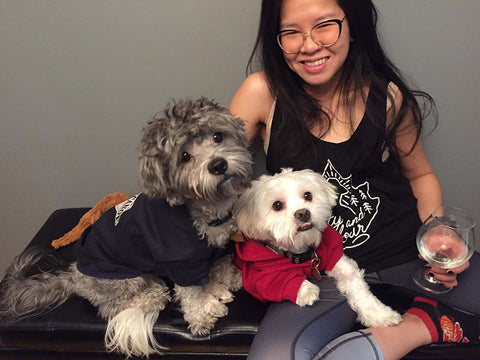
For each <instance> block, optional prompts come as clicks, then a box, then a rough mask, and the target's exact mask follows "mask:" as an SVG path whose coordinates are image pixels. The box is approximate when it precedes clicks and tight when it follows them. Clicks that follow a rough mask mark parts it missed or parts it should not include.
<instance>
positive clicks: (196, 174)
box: [0, 98, 252, 357]
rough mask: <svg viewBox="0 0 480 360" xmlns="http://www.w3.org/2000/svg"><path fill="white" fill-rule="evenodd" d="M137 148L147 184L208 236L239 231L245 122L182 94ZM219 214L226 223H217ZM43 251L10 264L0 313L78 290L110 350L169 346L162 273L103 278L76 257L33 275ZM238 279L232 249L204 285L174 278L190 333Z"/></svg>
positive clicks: (214, 241) (15, 313) (208, 325)
mask: <svg viewBox="0 0 480 360" xmlns="http://www.w3.org/2000/svg"><path fill="white" fill-rule="evenodd" d="M139 150H140V185H141V188H142V191H143V192H144V193H145V194H146V195H148V196H150V197H161V198H164V199H166V200H167V201H168V203H169V204H170V205H172V206H174V205H182V204H185V205H186V207H187V208H188V210H189V212H190V215H191V216H192V218H193V220H194V226H195V227H196V229H197V230H198V232H199V234H200V235H201V236H202V237H203V239H204V241H208V244H209V245H211V246H214V247H223V246H224V245H225V244H226V243H227V241H228V239H229V236H230V234H231V233H232V232H233V231H235V230H236V228H235V223H234V221H233V219H232V218H231V217H229V216H228V215H229V213H230V212H231V209H232V207H233V204H234V202H235V200H236V199H237V198H238V196H239V194H240V193H241V192H242V191H243V190H244V189H245V188H246V187H248V186H249V183H250V175H251V166H252V160H251V155H250V153H249V152H248V150H247V138H246V135H245V130H244V124H243V121H242V120H241V119H238V118H234V117H233V116H232V115H231V114H230V113H229V112H228V110H227V109H225V108H223V107H220V106H218V105H217V104H216V103H214V102H213V101H210V100H207V99H205V98H201V99H198V100H196V101H192V100H181V101H178V102H174V103H173V104H170V105H169V106H167V108H166V109H165V111H164V112H163V113H159V114H157V115H156V116H155V117H154V119H153V120H151V121H150V122H149V123H148V124H147V126H146V127H145V128H144V132H143V138H142V141H141V144H140V147H139ZM218 219H222V221H223V222H222V221H219V223H218V224H216V226H212V225H211V222H212V221H215V220H218ZM209 224H210V225H209ZM171 241H175V239H171ZM41 257H42V253H38V252H37V253H32V252H27V253H23V254H21V255H19V257H17V258H16V259H15V260H14V262H13V264H12V265H11V266H10V268H9V269H8V270H7V275H6V278H5V279H6V280H5V282H3V283H2V291H3V294H2V297H1V301H0V316H2V317H7V318H11V319H20V318H23V317H27V316H32V315H36V314H38V313H40V312H42V311H45V310H46V309H52V308H54V307H56V306H58V305H60V304H62V303H63V302H64V301H65V300H66V299H67V298H68V297H69V296H71V295H73V294H77V295H79V296H82V297H84V298H86V299H87V300H89V301H90V302H91V303H92V305H94V306H95V307H97V308H98V312H99V314H100V316H102V317H103V318H105V319H106V320H107V321H108V324H107V330H106V334H105V343H106V347H107V349H109V350H111V351H118V352H121V353H123V354H125V355H126V356H127V357H128V356H132V355H135V356H148V355H149V354H151V353H155V352H161V351H162V350H163V349H165V348H164V347H162V346H160V345H159V344H158V342H157V341H156V339H155V337H154V336H153V325H154V323H155V321H156V319H157V318H158V314H159V312H160V311H161V310H163V309H164V307H165V306H166V304H167V302H168V301H169V300H170V294H169V289H168V288H167V286H166V284H165V282H164V281H163V280H162V279H160V278H158V277H155V276H153V275H144V276H139V277H136V278H131V279H121V280H107V279H99V278H95V277H91V276H87V275H84V274H82V273H81V272H79V271H78V269H77V267H76V263H73V264H71V265H70V267H69V268H68V270H67V271H50V272H41V273H37V274H34V275H31V274H30V275H28V272H29V271H30V270H29V269H31V268H32V266H33V265H34V264H36V263H37V262H39V261H40V258H41ZM241 286H242V279H241V274H240V272H239V270H238V269H237V268H236V267H235V266H234V265H233V264H232V261H231V255H228V256H224V257H223V258H221V259H220V260H218V261H217V262H216V263H215V264H212V266H211V270H210V282H209V283H208V284H207V285H205V286H189V287H182V286H179V285H175V286H174V292H175V295H174V298H175V300H177V301H178V302H179V304H180V306H181V308H182V311H183V313H184V318H185V320H186V321H187V322H188V324H189V329H190V330H191V332H192V333H193V334H196V335H206V334H208V333H209V332H210V330H211V329H212V328H213V326H214V325H215V322H216V320H217V319H218V318H219V317H222V316H224V315H226V314H227V311H228V309H227V307H226V305H225V303H228V302H230V301H232V299H233V295H232V293H231V291H235V290H238V289H239V288H241Z"/></svg>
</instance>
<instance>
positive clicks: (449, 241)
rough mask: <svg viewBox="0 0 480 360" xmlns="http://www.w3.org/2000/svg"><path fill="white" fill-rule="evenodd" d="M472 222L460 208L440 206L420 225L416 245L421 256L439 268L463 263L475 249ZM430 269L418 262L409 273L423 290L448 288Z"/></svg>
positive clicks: (447, 289)
mask: <svg viewBox="0 0 480 360" xmlns="http://www.w3.org/2000/svg"><path fill="white" fill-rule="evenodd" d="M474 227H475V221H474V219H473V218H472V217H471V216H468V215H466V214H465V213H464V212H463V211H462V210H461V209H459V208H457V207H451V206H440V207H439V208H437V209H435V210H434V211H433V212H432V214H431V215H430V216H429V217H428V219H427V220H425V222H424V223H423V224H422V226H420V229H419V230H418V233H417V247H418V251H419V252H420V255H422V256H423V258H424V259H425V260H426V261H427V262H428V263H430V264H432V265H435V266H438V267H439V268H442V269H451V268H455V267H458V266H461V265H463V264H465V263H466V262H467V261H468V260H469V259H470V258H471V257H472V255H473V252H474V250H475V233H474ZM428 273H429V271H428V270H427V269H425V266H423V265H421V266H420V267H419V268H418V269H417V270H416V271H415V272H414V273H413V275H412V277H413V280H414V282H415V283H416V284H417V285H418V286H420V287H421V288H422V289H424V290H427V291H429V292H432V293H435V294H442V293H445V292H447V291H449V290H450V289H449V288H446V287H445V286H443V284H442V283H441V282H440V281H438V280H436V279H435V278H434V277H430V276H428Z"/></svg>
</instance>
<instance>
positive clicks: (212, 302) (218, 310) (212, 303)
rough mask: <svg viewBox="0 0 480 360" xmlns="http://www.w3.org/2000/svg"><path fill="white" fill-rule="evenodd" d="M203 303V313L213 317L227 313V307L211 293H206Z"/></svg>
mask: <svg viewBox="0 0 480 360" xmlns="http://www.w3.org/2000/svg"><path fill="white" fill-rule="evenodd" d="M205 300H206V301H205V303H204V310H205V313H206V314H208V315H210V316H213V317H215V318H220V317H224V316H225V315H227V314H228V308H227V306H226V305H225V304H223V303H222V302H221V301H220V300H219V299H217V298H216V297H215V296H213V295H212V294H207V295H206V299H205Z"/></svg>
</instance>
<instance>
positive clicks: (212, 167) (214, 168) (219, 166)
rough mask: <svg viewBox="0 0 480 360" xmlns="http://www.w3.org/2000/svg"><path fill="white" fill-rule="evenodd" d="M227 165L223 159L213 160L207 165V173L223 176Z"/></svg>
mask: <svg viewBox="0 0 480 360" xmlns="http://www.w3.org/2000/svg"><path fill="white" fill-rule="evenodd" d="M227 169H228V163H227V160H225V159H224V158H220V157H218V158H215V159H213V160H212V161H210V162H209V164H208V171H210V173H211V174H213V175H223V174H225V173H226V172H227Z"/></svg>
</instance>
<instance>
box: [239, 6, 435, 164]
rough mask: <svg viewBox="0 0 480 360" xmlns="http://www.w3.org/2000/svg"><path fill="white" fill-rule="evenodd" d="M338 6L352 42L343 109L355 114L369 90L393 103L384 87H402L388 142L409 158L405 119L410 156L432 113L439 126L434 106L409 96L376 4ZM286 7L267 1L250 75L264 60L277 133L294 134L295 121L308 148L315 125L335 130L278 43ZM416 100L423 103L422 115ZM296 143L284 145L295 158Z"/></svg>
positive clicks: (417, 93) (343, 79)
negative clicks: (409, 118)
mask: <svg viewBox="0 0 480 360" xmlns="http://www.w3.org/2000/svg"><path fill="white" fill-rule="evenodd" d="M337 3H338V5H339V6H340V7H341V8H342V9H343V11H344V12H345V15H346V17H347V19H348V23H349V27H350V35H351V37H352V39H353V41H352V42H351V44H350V51H349V53H348V56H347V58H346V60H345V63H344V65H343V68H342V73H341V77H340V81H339V84H338V88H337V91H340V92H341V93H342V94H343V95H345V96H342V98H343V99H344V100H343V103H342V104H341V105H343V106H345V108H346V109H347V111H348V110H349V109H350V111H353V108H354V104H355V100H356V99H357V97H358V96H361V97H362V99H363V101H366V97H365V94H364V91H363V89H364V87H365V85H368V84H370V86H371V88H372V87H374V88H376V89H384V92H383V93H382V92H380V93H378V92H376V93H377V94H378V96H380V97H382V98H383V99H384V98H385V96H389V98H390V100H391V101H392V102H393V103H394V99H393V98H392V97H391V94H390V93H388V91H387V89H386V86H385V84H386V83H389V82H393V83H394V84H395V85H397V86H398V88H399V90H400V92H401V94H402V95H403V102H402V104H401V106H400V108H399V109H397V111H396V113H395V114H394V119H393V121H392V122H391V123H390V124H389V126H388V128H387V129H386V134H385V136H386V138H385V141H386V145H387V146H388V148H389V150H390V152H391V153H392V155H394V156H395V157H396V158H397V159H398V158H399V157H400V156H402V155H405V154H401V153H400V151H399V149H398V147H397V146H396V143H395V137H396V134H397V133H398V132H399V131H400V130H401V129H402V125H403V126H405V124H402V120H403V119H404V117H405V115H406V114H407V113H408V112H411V114H412V115H413V125H414V126H415V128H416V134H417V136H416V141H415V143H414V144H413V145H412V148H411V149H410V151H411V150H413V148H414V146H415V144H416V143H417V142H418V139H419V138H420V134H421V130H422V122H423V119H424V118H425V117H426V116H427V115H428V114H430V113H431V112H432V113H433V116H434V118H435V121H436V108H435V103H434V101H433V99H432V98H431V97H430V95H428V94H427V93H425V92H422V91H413V90H410V88H409V87H408V86H407V84H406V82H405V81H404V80H403V78H402V76H401V74H400V72H399V70H398V69H397V68H396V66H395V65H394V64H393V63H392V62H391V61H390V59H389V58H388V57H387V55H386V54H385V51H384V50H383V48H382V46H381V44H380V41H379V39H378V35H377V18H378V12H377V9H376V8H375V5H374V4H373V2H372V1H371V0H337ZM281 5H282V1H281V0H263V1H262V9H261V15H260V24H259V29H258V35H257V39H256V42H255V45H254V48H253V51H252V54H251V56H250V60H249V65H248V69H251V67H252V64H253V62H254V60H255V58H256V56H259V60H260V63H261V65H262V67H263V71H264V72H265V75H266V78H267V81H268V85H269V88H270V91H271V93H272V96H273V97H274V98H276V99H277V105H276V111H277V114H278V120H277V118H276V121H278V122H277V123H276V124H277V125H278V126H279V127H280V130H279V131H278V132H277V133H283V132H282V131H281V129H282V128H288V127H290V128H291V126H289V124H291V122H292V121H294V122H296V123H297V124H298V125H299V126H300V128H301V129H302V130H301V132H300V134H299V135H300V136H304V137H305V138H303V139H300V141H302V142H306V141H308V136H307V135H306V134H308V131H307V130H308V129H309V128H310V127H311V126H312V124H313V122H315V123H316V124H319V125H320V129H322V132H323V134H324V133H326V132H327V131H328V129H329V127H330V121H331V119H330V116H329V114H328V113H327V112H326V111H324V110H323V109H322V108H321V106H320V104H319V103H318V101H317V100H315V99H314V98H313V97H312V96H310V95H309V94H308V93H307V92H306V91H305V90H304V87H303V80H302V79H301V78H300V77H299V76H298V75H297V74H296V73H295V72H293V71H292V70H291V69H290V68H289V66H288V65H287V63H286V62H285V60H284V57H283V53H282V50H281V49H280V47H279V46H278V44H277V42H276V36H277V33H278V31H279V24H280V9H281ZM352 90H353V91H352ZM417 98H418V99H419V100H420V99H421V100H422V102H421V103H422V109H421V108H420V106H419V102H418V101H417ZM350 115H351V114H350ZM370 115H371V117H370V118H371V119H376V121H378V123H377V124H375V125H376V126H378V127H379V128H381V129H383V128H384V126H385V125H384V123H381V122H384V121H385V119H384V118H382V117H383V116H378V115H377V116H375V115H376V114H370ZM352 121H353V120H352ZM409 125H410V124H409ZM352 127H353V125H352ZM302 134H303V135H302ZM294 138H295V136H290V137H289V139H282V142H283V143H285V142H286V146H287V148H288V150H289V153H290V154H292V156H294V155H295V153H296V152H297V151H299V147H298V141H299V139H298V138H297V139H294ZM289 141H291V143H289Z"/></svg>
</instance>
